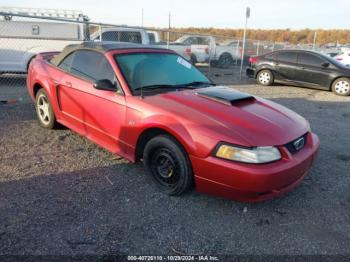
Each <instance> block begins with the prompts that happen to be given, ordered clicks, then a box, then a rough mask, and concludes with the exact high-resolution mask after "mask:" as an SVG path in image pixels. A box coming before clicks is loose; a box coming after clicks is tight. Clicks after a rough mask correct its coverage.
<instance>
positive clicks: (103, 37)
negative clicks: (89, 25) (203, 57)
mask: <svg viewBox="0 0 350 262" xmlns="http://www.w3.org/2000/svg"><path fill="white" fill-rule="evenodd" d="M90 38H91V39H92V40H93V41H109V42H125V43H136V44H143V45H156V46H158V47H163V48H168V49H171V50H173V51H175V52H177V53H178V54H179V55H181V56H183V57H185V58H186V59H187V60H189V61H190V60H191V53H192V49H193V48H194V47H191V45H178V44H174V43H171V44H169V45H167V43H164V42H160V41H159V39H160V37H159V34H158V32H156V31H146V30H145V29H142V28H132V27H103V28H101V30H100V31H96V32H95V33H94V34H92V36H91V37H90Z"/></svg>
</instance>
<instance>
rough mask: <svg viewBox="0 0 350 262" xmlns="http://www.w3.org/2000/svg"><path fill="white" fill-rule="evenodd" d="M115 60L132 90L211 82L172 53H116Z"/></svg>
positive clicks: (188, 63)
mask: <svg viewBox="0 0 350 262" xmlns="http://www.w3.org/2000/svg"><path fill="white" fill-rule="evenodd" d="M115 60H116V62H117V64H118V66H119V68H120V70H121V71H122V73H123V75H124V77H125V79H126V81H127V82H128V85H129V87H130V88H131V90H132V91H135V90H140V89H141V87H142V88H143V89H144V90H145V91H147V89H154V88H155V87H157V88H162V87H163V88H164V87H176V86H186V85H192V86H194V85H196V86H199V85H198V84H207V85H208V84H209V85H210V84H211V82H210V81H209V80H208V78H206V77H205V76H204V75H203V74H202V73H201V72H200V71H199V70H198V69H197V68H196V67H194V66H193V65H192V64H191V63H190V62H188V61H187V60H185V59H184V58H182V57H180V56H178V55H176V54H164V53H134V54H120V55H116V56H115Z"/></svg>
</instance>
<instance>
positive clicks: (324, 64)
mask: <svg viewBox="0 0 350 262" xmlns="http://www.w3.org/2000/svg"><path fill="white" fill-rule="evenodd" d="M330 65H331V64H330V63H327V62H325V63H322V64H321V66H322V67H324V68H327V67H329V66H330Z"/></svg>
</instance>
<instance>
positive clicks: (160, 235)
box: [0, 78, 350, 255]
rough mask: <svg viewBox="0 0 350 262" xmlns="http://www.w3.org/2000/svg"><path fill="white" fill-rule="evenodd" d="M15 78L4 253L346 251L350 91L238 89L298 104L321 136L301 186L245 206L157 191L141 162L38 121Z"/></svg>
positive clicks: (2, 136) (3, 174) (1, 133)
mask: <svg viewBox="0 0 350 262" xmlns="http://www.w3.org/2000/svg"><path fill="white" fill-rule="evenodd" d="M214 80H215V79H214ZM224 82H225V81H224ZM8 83H9V82H8V80H4V79H2V80H0V100H6V99H13V98H16V99H18V98H21V99H22V100H21V101H18V102H17V103H15V104H0V123H1V125H0V163H1V171H0V254H42V255H45V254H61V255H62V254H64V255H72V254H151V255H155V254H169V253H170V254H179V253H183V254H347V255H350V249H349V246H350V190H349V188H350V171H349V170H350V151H349V149H350V98H341V97H337V96H335V95H333V94H332V93H329V92H324V91H318V90H311V89H302V88H296V87H286V86H274V87H259V86H255V85H244V86H235V88H237V89H239V90H242V91H245V92H249V93H252V94H256V95H259V96H262V97H265V98H269V99H272V100H274V101H276V102H278V103H280V104H282V105H285V106H287V107H289V108H291V109H293V110H295V111H297V112H298V113H300V114H301V115H303V116H304V117H306V118H307V119H308V120H309V121H310V122H311V125H312V128H313V130H314V132H315V133H317V134H318V135H319V137H320V139H321V151H320V155H319V158H318V159H317V161H316V163H315V165H314V167H313V168H312V170H311V172H310V174H309V176H308V177H307V178H306V179H305V181H304V182H303V183H302V185H301V186H300V187H298V188H297V189H296V190H295V191H294V192H292V193H290V194H288V195H286V196H285V197H283V198H280V199H276V200H273V201H270V202H265V203H260V204H244V203H238V202H234V201H229V200H225V199H221V198H216V197H211V196H207V195H202V194H198V193H196V192H195V191H192V192H190V193H188V194H187V195H185V196H183V197H168V196H164V195H162V194H160V193H159V192H157V191H156V190H155V189H154V187H153V186H152V185H150V184H148V183H147V179H146V178H145V174H144V171H143V167H142V165H141V164H137V165H134V164H129V163H128V162H126V161H125V160H123V159H120V158H118V157H116V156H114V155H112V154H110V153H108V152H106V151H104V150H103V149H101V148H99V147H97V146H95V145H94V144H92V143H90V142H89V141H88V140H86V139H84V138H81V137H79V136H78V135H76V134H74V133H72V132H71V131H69V130H65V129H62V130H56V131H48V130H45V129H42V128H40V127H39V126H38V124H37V121H36V117H35V111H34V107H33V105H32V103H31V102H30V101H29V99H28V97H27V94H26V91H25V89H24V80H23V78H16V79H11V86H10V87H9V86H7V84H8Z"/></svg>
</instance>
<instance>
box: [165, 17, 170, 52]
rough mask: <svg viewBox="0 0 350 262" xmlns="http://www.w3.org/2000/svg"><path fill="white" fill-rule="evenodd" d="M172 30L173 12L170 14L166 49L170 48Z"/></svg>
mask: <svg viewBox="0 0 350 262" xmlns="http://www.w3.org/2000/svg"><path fill="white" fill-rule="evenodd" d="M170 29H171V12H169V30H168V36H167V43H166V48H169V42H170Z"/></svg>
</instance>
